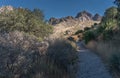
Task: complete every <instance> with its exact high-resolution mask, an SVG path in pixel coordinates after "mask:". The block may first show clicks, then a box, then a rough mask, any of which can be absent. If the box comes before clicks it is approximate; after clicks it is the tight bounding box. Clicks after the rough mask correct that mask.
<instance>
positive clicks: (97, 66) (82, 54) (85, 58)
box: [77, 43, 112, 78]
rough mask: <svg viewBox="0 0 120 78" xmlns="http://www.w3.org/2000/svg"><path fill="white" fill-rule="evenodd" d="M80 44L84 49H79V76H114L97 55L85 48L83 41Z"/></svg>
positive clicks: (89, 77)
mask: <svg viewBox="0 0 120 78" xmlns="http://www.w3.org/2000/svg"><path fill="white" fill-rule="evenodd" d="M78 45H79V47H81V48H82V50H78V55H79V63H78V72H77V78H112V76H110V74H109V73H108V71H107V70H106V68H105V66H104V64H103V63H102V61H101V59H100V58H99V57H98V56H97V55H95V54H94V53H92V52H90V51H89V50H87V49H86V48H84V47H83V45H82V44H81V43H79V44H78Z"/></svg>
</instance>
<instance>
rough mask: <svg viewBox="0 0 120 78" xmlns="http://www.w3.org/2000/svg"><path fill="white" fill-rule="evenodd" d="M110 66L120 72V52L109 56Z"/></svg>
mask: <svg viewBox="0 0 120 78" xmlns="http://www.w3.org/2000/svg"><path fill="white" fill-rule="evenodd" d="M109 63H110V65H111V66H110V68H111V69H112V70H115V71H118V72H119V73H120V52H115V53H113V54H112V55H111V57H110V58H109Z"/></svg>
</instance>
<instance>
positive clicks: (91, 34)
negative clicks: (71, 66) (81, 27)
mask: <svg viewBox="0 0 120 78" xmlns="http://www.w3.org/2000/svg"><path fill="white" fill-rule="evenodd" d="M94 39H95V34H94V32H93V31H91V30H90V31H86V32H85V33H84V40H85V43H86V44H87V43H88V42H89V41H90V40H94Z"/></svg>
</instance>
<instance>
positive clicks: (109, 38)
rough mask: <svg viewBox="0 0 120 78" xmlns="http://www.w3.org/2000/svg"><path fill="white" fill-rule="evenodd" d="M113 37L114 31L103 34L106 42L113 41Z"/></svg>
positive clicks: (106, 31)
mask: <svg viewBox="0 0 120 78" xmlns="http://www.w3.org/2000/svg"><path fill="white" fill-rule="evenodd" d="M112 37H113V31H112V30H105V31H104V32H103V39H104V40H111V39H112Z"/></svg>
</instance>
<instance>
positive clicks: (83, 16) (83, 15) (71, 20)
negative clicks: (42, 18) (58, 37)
mask: <svg viewBox="0 0 120 78" xmlns="http://www.w3.org/2000/svg"><path fill="white" fill-rule="evenodd" d="M101 19H102V16H100V15H99V14H95V15H94V16H93V15H92V14H91V13H89V12H87V11H82V12H79V13H77V15H76V17H73V16H67V17H62V18H54V17H52V18H50V20H49V24H51V25H56V24H60V23H64V24H66V25H68V24H69V25H70V24H71V25H73V24H75V22H86V21H101Z"/></svg>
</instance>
